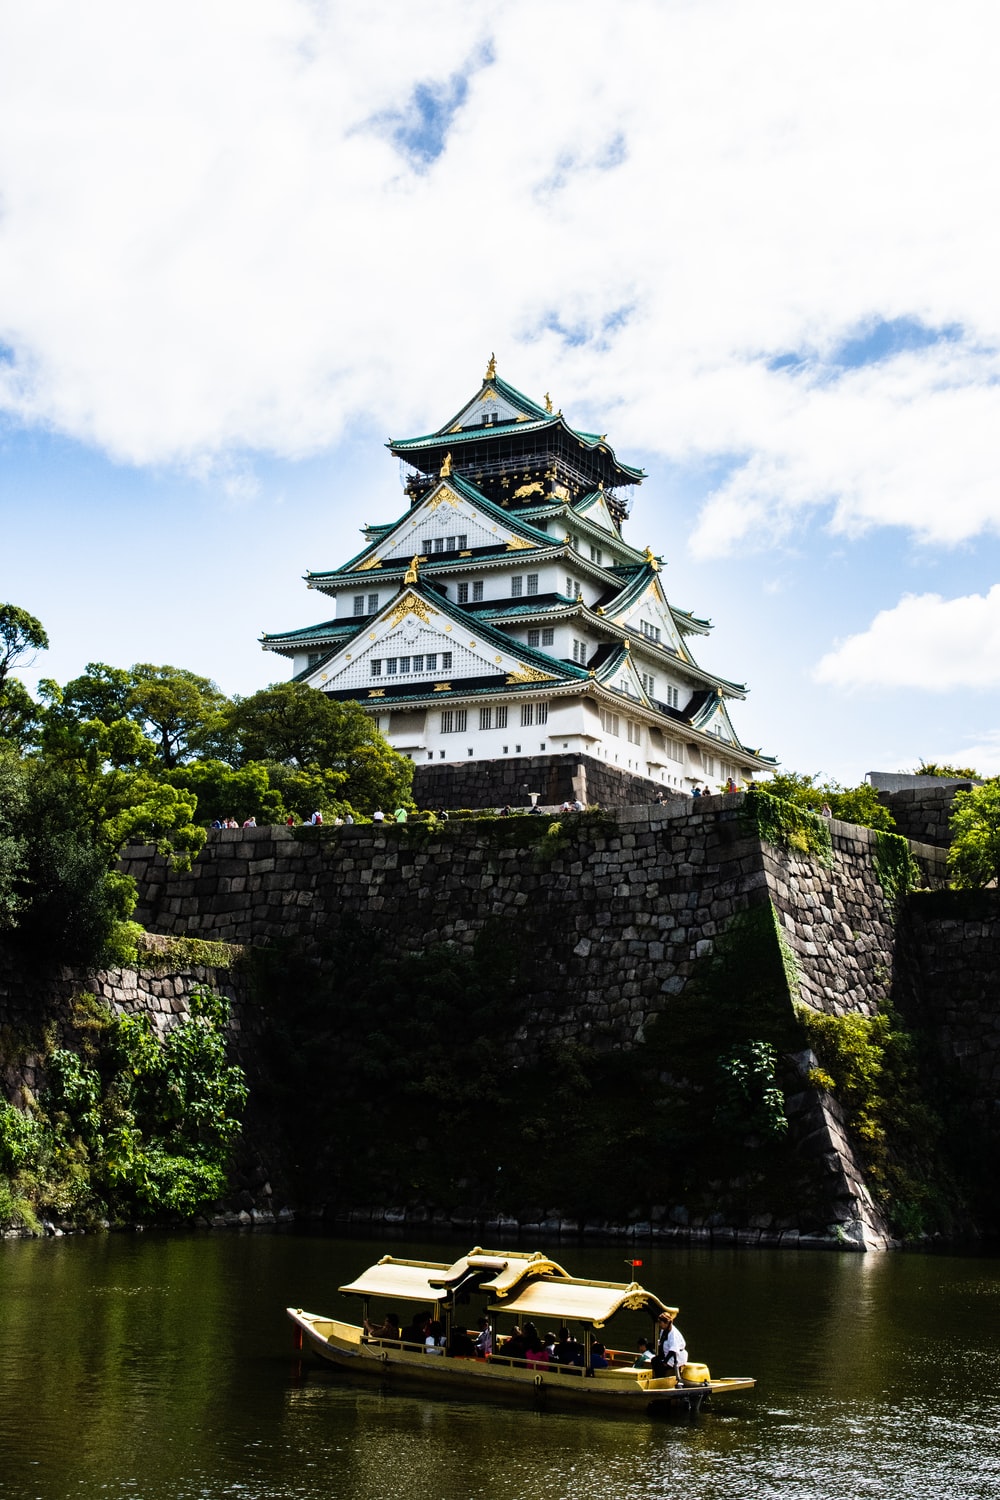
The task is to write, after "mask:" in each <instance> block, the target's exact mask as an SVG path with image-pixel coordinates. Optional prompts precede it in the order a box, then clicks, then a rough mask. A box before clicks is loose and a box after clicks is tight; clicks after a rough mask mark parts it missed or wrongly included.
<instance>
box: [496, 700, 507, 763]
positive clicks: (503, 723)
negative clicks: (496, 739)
mask: <svg viewBox="0 0 1000 1500" xmlns="http://www.w3.org/2000/svg"><path fill="white" fill-rule="evenodd" d="M497 728H498V729H506V728H507V705H506V703H504V704H503V705H502V706H501V707H500V708H498V709H497ZM506 753H507V748H506V746H504V754H505V755H506Z"/></svg>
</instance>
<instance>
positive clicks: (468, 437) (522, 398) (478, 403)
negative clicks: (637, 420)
mask: <svg viewBox="0 0 1000 1500" xmlns="http://www.w3.org/2000/svg"><path fill="white" fill-rule="evenodd" d="M491 396H492V397H495V398H496V399H497V401H498V404H500V405H502V406H503V407H508V408H510V409H512V410H513V411H515V412H516V416H515V417H513V418H512V419H511V418H507V419H506V420H502V421H500V422H497V423H494V424H491V425H489V426H484V425H483V424H482V423H481V422H476V423H475V424H474V425H473V424H471V423H470V424H469V425H465V424H464V420H463V419H464V418H466V417H467V416H469V415H470V414H471V413H473V412H475V413H478V412H479V411H480V410H481V408H482V405H483V403H484V401H486V400H488V399H489V398H490V397H491ZM546 428H551V429H553V430H561V431H563V432H565V433H566V435H567V436H568V437H571V438H573V439H574V440H575V441H576V442H578V443H580V444H581V445H582V446H583V447H585V448H589V449H591V450H592V451H593V452H595V453H599V454H601V455H603V456H606V457H607V458H608V459H609V460H610V462H611V463H612V464H613V466H614V467H615V468H616V469H617V470H618V472H619V473H620V475H621V481H622V482H623V483H626V484H639V483H641V481H642V480H643V479H645V477H646V474H645V471H644V470H643V469H639V468H635V467H634V466H632V465H629V464H624V463H622V462H621V460H620V459H619V458H618V457H617V456H616V454H615V451H614V449H613V448H612V447H611V445H610V444H609V443H608V442H607V440H606V438H605V437H604V436H603V434H598V433H594V432H582V431H579V430H577V429H576V428H574V427H571V426H570V425H569V423H568V422H567V421H566V419H565V418H564V416H563V414H562V412H561V411H556V412H553V411H551V410H549V409H547V408H546V407H544V406H539V404H538V402H537V401H532V400H531V398H530V396H526V395H525V394H524V392H523V391H519V390H517V388H516V387H515V386H512V385H508V383H507V381H505V380H501V379H500V377H499V376H498V375H497V374H496V373H495V371H494V369H493V364H492V362H491V365H490V370H489V371H487V374H486V376H485V377H484V379H483V382H482V385H481V387H480V389H479V391H478V392H477V394H476V395H475V396H473V397H470V399H469V400H468V401H466V402H465V403H464V404H463V405H462V406H461V407H460V408H459V410H458V412H457V413H456V414H455V416H453V417H452V418H451V419H450V421H448V422H446V423H445V424H444V426H443V427H439V428H438V429H437V431H436V432H429V433H425V434H424V435H423V436H421V437H413V438H390V439H389V441H388V443H387V444H386V447H387V448H388V449H389V450H390V452H392V453H395V454H397V455H398V456H399V457H400V458H405V457H406V456H407V454H413V453H420V452H424V451H426V450H433V449H441V448H442V447H443V446H445V445H447V446H449V447H450V446H452V445H455V444H457V445H462V444H465V443H470V442H481V441H482V439H483V437H484V436H486V437H490V436H493V435H494V434H496V433H510V432H513V431H517V432H519V433H520V432H540V431H543V430H545V429H546Z"/></svg>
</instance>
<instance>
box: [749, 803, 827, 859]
mask: <svg viewBox="0 0 1000 1500" xmlns="http://www.w3.org/2000/svg"><path fill="white" fill-rule="evenodd" d="M742 817H743V819H744V821H745V822H747V823H749V825H750V827H751V828H752V829H753V831H754V832H755V833H756V834H757V835H758V837H759V838H761V839H763V840H764V841H765V842H766V843H768V844H774V845H775V846H776V847H777V848H779V849H787V850H788V851H789V852H790V853H794V854H807V855H810V856H811V857H812V858H813V859H817V860H819V861H820V863H821V864H824V865H830V864H832V862H833V845H832V842H831V839H830V822H829V819H827V818H824V817H821V816H820V815H819V814H818V813H812V812H807V811H806V810H805V809H804V808H801V807H796V806H795V804H794V803H793V802H786V801H785V800H784V799H783V798H780V797H772V796H770V795H769V794H768V793H767V792H762V791H759V790H758V789H757V788H756V787H754V788H752V789H751V790H750V791H749V792H748V793H747V795H746V798H745V800H744V803H743V809H742Z"/></svg>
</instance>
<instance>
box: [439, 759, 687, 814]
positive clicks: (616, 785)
mask: <svg viewBox="0 0 1000 1500" xmlns="http://www.w3.org/2000/svg"><path fill="white" fill-rule="evenodd" d="M667 791H668V788H665V787H663V786H660V785H659V784H658V783H656V782H653V781H649V780H648V779H647V778H646V777H645V776H637V775H634V774H633V773H632V772H630V771H623V770H621V769H620V768H619V767H618V766H613V765H608V763H607V762H606V761H602V760H597V759H595V758H594V757H593V756H587V755H583V756H581V755H576V754H556V755H524V756H511V757H509V758H508V757H504V758H503V759H502V760H473V761H468V762H464V761H455V762H444V761H441V762H440V763H436V764H433V765H432V764H425V765H421V764H419V763H418V764H417V765H416V767H415V769H414V773H413V796H414V799H415V801H416V803H417V806H418V807H429V808H439V807H444V808H447V809H449V811H452V810H454V809H455V808H459V807H503V806H504V805H505V804H507V803H509V804H510V806H511V807H528V806H530V802H531V799H530V797H529V796H528V793H529V792H537V793H538V794H539V796H538V800H539V804H540V805H541V806H543V807H559V806H560V805H561V804H562V803H563V802H573V801H575V800H576V799H577V798H579V800H580V801H581V802H583V803H586V804H595V803H596V804H598V805H599V806H601V807H629V806H634V805H636V804H638V803H648V802H652V801H654V799H655V798H656V797H657V795H658V794H659V793H661V792H667ZM676 795H677V796H681V794H680V793H677V794H676Z"/></svg>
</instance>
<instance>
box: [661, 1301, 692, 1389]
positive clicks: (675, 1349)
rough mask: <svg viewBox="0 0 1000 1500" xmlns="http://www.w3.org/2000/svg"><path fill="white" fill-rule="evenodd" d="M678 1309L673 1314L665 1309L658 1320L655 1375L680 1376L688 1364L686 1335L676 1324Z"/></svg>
mask: <svg viewBox="0 0 1000 1500" xmlns="http://www.w3.org/2000/svg"><path fill="white" fill-rule="evenodd" d="M677 1311H678V1309H677V1308H676V1307H675V1308H674V1309H673V1311H672V1312H669V1311H667V1309H666V1308H664V1310H663V1312H661V1313H660V1316H659V1317H658V1318H657V1320H656V1353H655V1355H654V1356H653V1373H654V1375H677V1376H679V1375H680V1369H681V1365H684V1364H687V1357H688V1352H687V1344H685V1342H684V1335H683V1334H682V1333H681V1331H680V1329H679V1328H678V1327H677V1325H676V1323H675V1322H674V1318H675V1317H676V1316H677Z"/></svg>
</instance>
